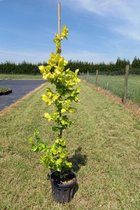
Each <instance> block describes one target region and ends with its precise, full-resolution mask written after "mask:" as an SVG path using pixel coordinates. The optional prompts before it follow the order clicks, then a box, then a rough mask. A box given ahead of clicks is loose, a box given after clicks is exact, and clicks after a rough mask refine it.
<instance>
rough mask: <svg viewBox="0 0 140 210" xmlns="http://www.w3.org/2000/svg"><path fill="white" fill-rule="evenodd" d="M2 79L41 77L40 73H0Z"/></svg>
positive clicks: (38, 78)
mask: <svg viewBox="0 0 140 210" xmlns="http://www.w3.org/2000/svg"><path fill="white" fill-rule="evenodd" d="M4 79H15V80H22V79H29V80H30V79H31V80H32V79H35V80H36V79H37V80H40V79H42V75H27V74H0V80H4Z"/></svg>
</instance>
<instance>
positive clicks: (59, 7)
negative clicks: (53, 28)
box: [58, 0, 61, 35]
mask: <svg viewBox="0 0 140 210" xmlns="http://www.w3.org/2000/svg"><path fill="white" fill-rule="evenodd" d="M60 33H61V3H60V0H58V34H59V35H60Z"/></svg>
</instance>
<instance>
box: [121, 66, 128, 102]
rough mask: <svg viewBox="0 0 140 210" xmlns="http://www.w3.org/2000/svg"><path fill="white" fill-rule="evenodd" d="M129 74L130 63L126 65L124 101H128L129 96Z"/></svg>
mask: <svg viewBox="0 0 140 210" xmlns="http://www.w3.org/2000/svg"><path fill="white" fill-rule="evenodd" d="M128 75H129V65H126V67H125V80H124V97H123V100H122V101H123V103H126V101H127V97H128Z"/></svg>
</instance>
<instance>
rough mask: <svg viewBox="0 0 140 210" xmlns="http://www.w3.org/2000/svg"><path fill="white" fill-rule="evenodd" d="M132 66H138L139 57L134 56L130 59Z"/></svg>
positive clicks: (139, 66)
mask: <svg viewBox="0 0 140 210" xmlns="http://www.w3.org/2000/svg"><path fill="white" fill-rule="evenodd" d="M132 67H133V68H140V59H139V58H137V57H136V56H135V57H134V60H133V61H132Z"/></svg>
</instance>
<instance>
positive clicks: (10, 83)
mask: <svg viewBox="0 0 140 210" xmlns="http://www.w3.org/2000/svg"><path fill="white" fill-rule="evenodd" d="M44 82H45V81H43V80H0V86H2V87H9V88H11V89H12V93H10V94H9V95H2V96H0V110H2V109H4V108H5V107H7V106H9V105H11V104H12V103H14V102H15V101H17V100H18V99H20V98H22V97H23V96H24V95H26V94H27V93H28V92H30V91H31V90H33V89H35V88H37V87H38V86H40V85H41V84H43V83H44Z"/></svg>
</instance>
